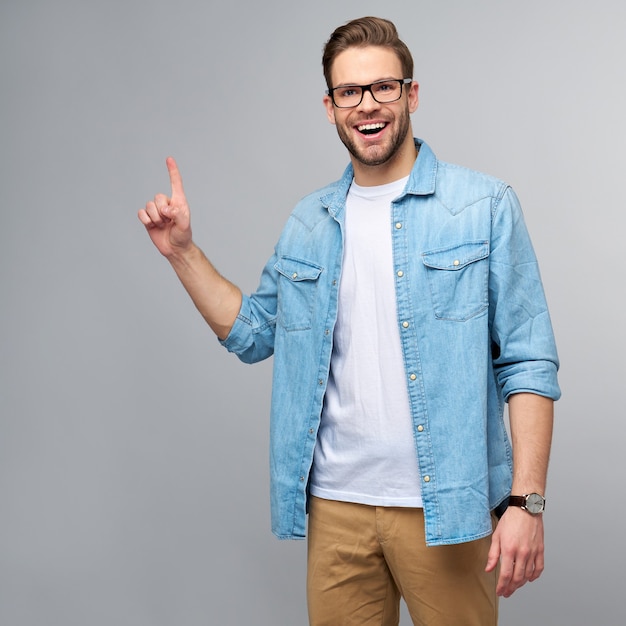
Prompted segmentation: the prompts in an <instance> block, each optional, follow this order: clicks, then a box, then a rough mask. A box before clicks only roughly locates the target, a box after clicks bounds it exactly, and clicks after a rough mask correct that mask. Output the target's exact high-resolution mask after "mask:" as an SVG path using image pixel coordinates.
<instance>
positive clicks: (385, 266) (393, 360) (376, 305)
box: [310, 178, 422, 507]
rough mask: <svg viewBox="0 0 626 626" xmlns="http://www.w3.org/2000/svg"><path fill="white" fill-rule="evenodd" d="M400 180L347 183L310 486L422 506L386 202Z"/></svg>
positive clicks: (346, 497)
mask: <svg viewBox="0 0 626 626" xmlns="http://www.w3.org/2000/svg"><path fill="white" fill-rule="evenodd" d="M406 181H407V179H406V178H404V179H402V180H398V181H395V182H393V183H390V184H388V185H381V186H377V187H360V186H358V185H356V184H355V183H354V182H353V183H352V186H351V188H350V192H349V193H348V198H347V201H346V216H345V230H344V233H345V240H344V241H345V245H344V253H343V254H344V257H343V271H342V275H341V282H340V286H339V314H338V318H337V324H336V326H335V331H334V336H333V340H334V341H333V353H332V357H331V367H330V376H329V379H328V387H327V390H326V396H325V399H324V407H323V410H322V421H321V425H320V430H319V433H318V439H317V445H316V447H315V456H314V462H313V469H312V474H311V484H310V490H311V493H312V494H313V495H314V496H318V497H320V498H326V499H331V500H341V501H348V502H357V503H361V504H371V505H378V506H410V507H421V506H422V498H421V492H420V481H419V472H418V466H417V452H416V448H415V442H414V438H413V428H412V424H411V412H410V408H409V398H408V390H407V383H406V374H405V371H404V364H403V357H402V349H401V344H400V332H399V328H398V317H397V312H396V294H395V286H394V273H393V256H392V247H391V232H392V224H391V202H392V200H393V199H394V198H396V197H398V196H399V195H400V193H401V192H402V190H403V189H404V186H405V184H406Z"/></svg>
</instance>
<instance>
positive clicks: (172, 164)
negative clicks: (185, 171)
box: [165, 157, 186, 205]
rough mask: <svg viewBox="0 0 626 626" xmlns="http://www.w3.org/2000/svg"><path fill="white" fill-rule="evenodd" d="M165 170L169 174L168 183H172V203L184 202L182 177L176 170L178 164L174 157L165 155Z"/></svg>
mask: <svg viewBox="0 0 626 626" xmlns="http://www.w3.org/2000/svg"><path fill="white" fill-rule="evenodd" d="M165 163H166V165H167V171H168V172H169V175H170V184H171V185H172V204H176V205H178V204H185V202H186V201H185V190H184V189H183V178H182V176H181V175H180V171H179V170H178V165H176V161H175V160H174V157H167V159H166V160H165Z"/></svg>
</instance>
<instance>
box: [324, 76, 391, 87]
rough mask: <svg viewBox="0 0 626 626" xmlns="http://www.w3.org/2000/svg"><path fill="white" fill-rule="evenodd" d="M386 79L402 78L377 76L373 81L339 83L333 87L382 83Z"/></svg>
mask: <svg viewBox="0 0 626 626" xmlns="http://www.w3.org/2000/svg"><path fill="white" fill-rule="evenodd" d="M384 80H402V79H401V78H396V77H395V76H388V77H386V78H377V79H376V80H373V81H372V82H371V83H339V84H338V85H336V86H335V87H333V89H337V88H338V87H362V86H363V85H373V84H374V83H380V82H382V81H384Z"/></svg>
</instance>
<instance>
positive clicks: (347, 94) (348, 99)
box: [333, 85, 363, 107]
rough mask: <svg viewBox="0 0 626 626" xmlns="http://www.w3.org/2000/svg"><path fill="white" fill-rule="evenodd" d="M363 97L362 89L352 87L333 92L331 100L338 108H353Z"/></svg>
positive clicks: (339, 88) (340, 88)
mask: <svg viewBox="0 0 626 626" xmlns="http://www.w3.org/2000/svg"><path fill="white" fill-rule="evenodd" d="M362 96H363V89H362V88H361V87H356V86H354V85H352V86H348V87H338V88H337V89H334V90H333V99H334V100H335V104H336V105H337V106H338V107H355V106H356V105H357V104H359V102H361V98H362Z"/></svg>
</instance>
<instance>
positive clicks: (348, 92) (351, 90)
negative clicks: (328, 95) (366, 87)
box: [338, 87, 359, 98]
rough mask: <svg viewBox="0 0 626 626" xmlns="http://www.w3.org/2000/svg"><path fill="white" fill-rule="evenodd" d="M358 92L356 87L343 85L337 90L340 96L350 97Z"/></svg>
mask: <svg viewBox="0 0 626 626" xmlns="http://www.w3.org/2000/svg"><path fill="white" fill-rule="evenodd" d="M358 94H359V90H358V88H356V87H344V88H343V89H340V90H339V94H338V95H339V96H340V97H342V98H352V97H354V96H356V95H358Z"/></svg>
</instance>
